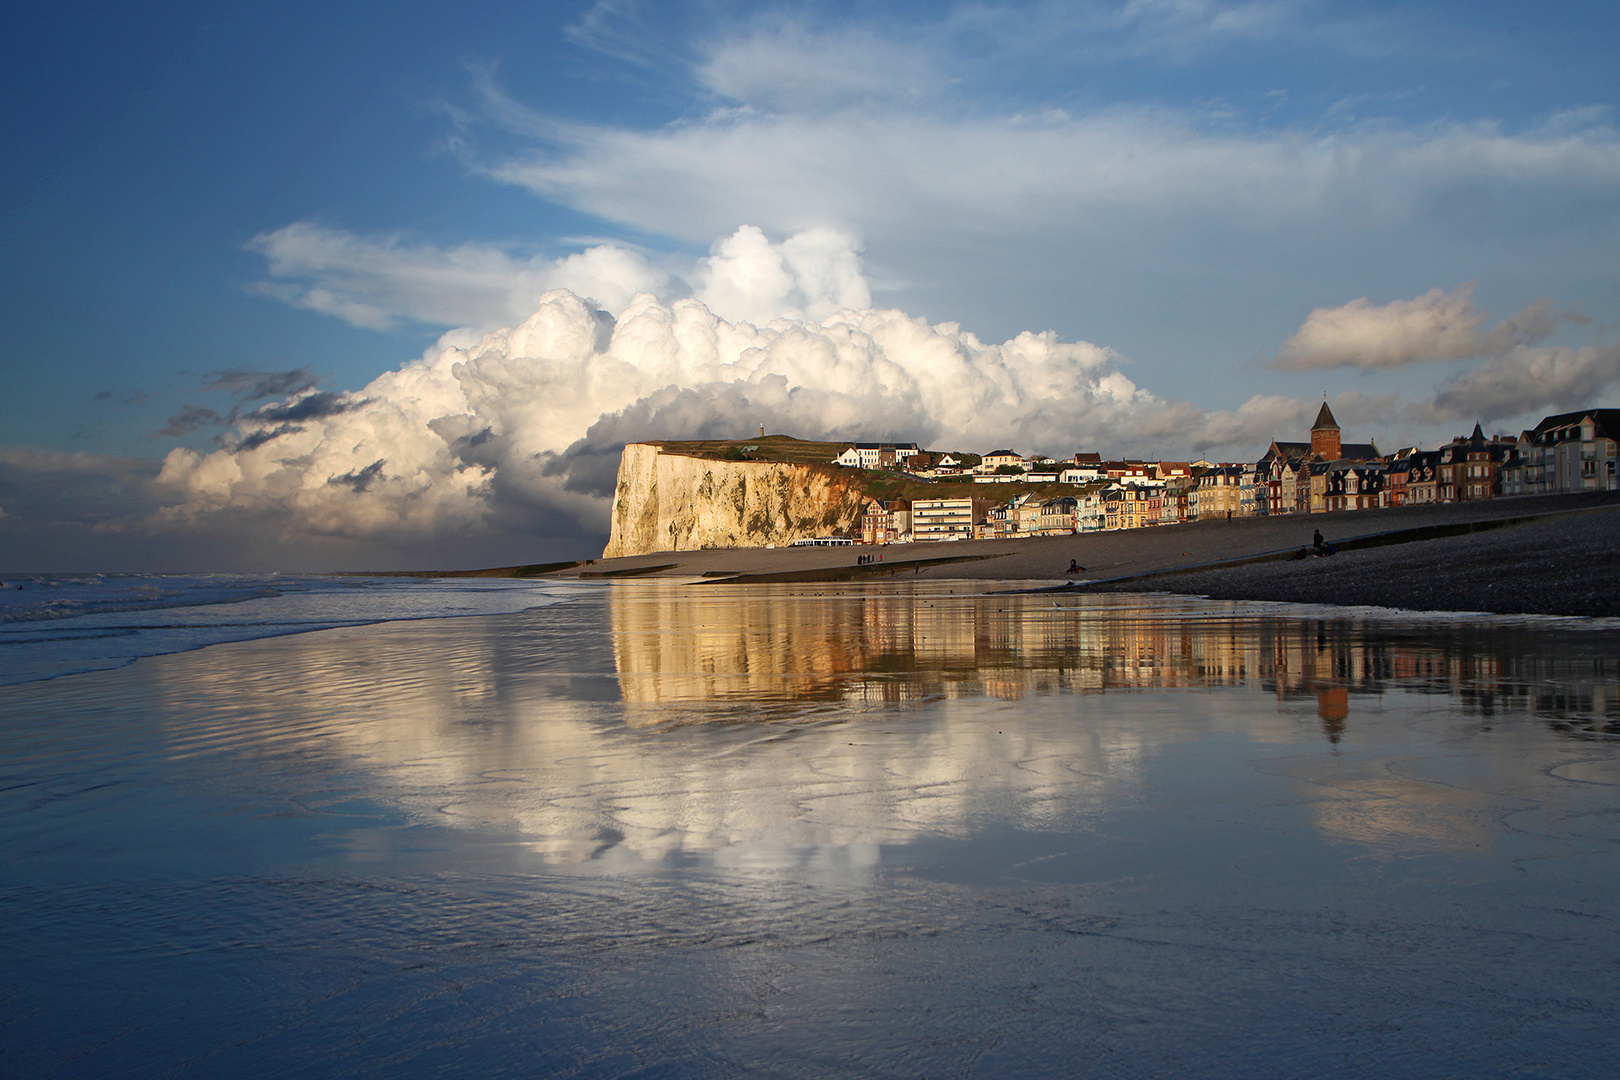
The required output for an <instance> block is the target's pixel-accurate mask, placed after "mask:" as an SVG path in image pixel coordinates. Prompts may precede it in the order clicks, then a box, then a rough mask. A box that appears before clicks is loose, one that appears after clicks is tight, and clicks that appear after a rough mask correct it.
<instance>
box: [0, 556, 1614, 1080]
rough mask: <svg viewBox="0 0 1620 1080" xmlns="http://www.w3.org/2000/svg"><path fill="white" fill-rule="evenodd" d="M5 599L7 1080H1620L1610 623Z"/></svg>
mask: <svg viewBox="0 0 1620 1080" xmlns="http://www.w3.org/2000/svg"><path fill="white" fill-rule="evenodd" d="M0 580H3V581H4V582H5V588H4V589H3V590H0V597H3V599H0V683H3V685H0V1076H4V1077H109V1076H118V1077H199V1078H201V1077H220V1076H230V1077H260V1076H263V1077H271V1076H276V1077H282V1076H289V1075H294V1076H301V1077H304V1076H307V1077H328V1076H330V1077H338V1076H342V1077H355V1076H358V1077H372V1076H375V1077H463V1076H477V1077H484V1076H501V1075H515V1076H526V1077H527V1076H537V1077H590V1078H598V1077H600V1078H607V1077H622V1078H629V1077H636V1078H654V1077H657V1078H688V1077H691V1078H699V1077H701V1078H709V1077H743V1076H747V1077H851V1076H860V1077H867V1076H871V1077H897V1078H898V1077H905V1078H917V1077H928V1078H946V1077H964V1078H966V1077H1122V1078H1148V1077H1169V1076H1174V1077H1178V1078H1179V1077H1254V1076H1266V1077H1318V1076H1320V1077H1328V1076H1332V1077H1377V1078H1390V1077H1440V1076H1456V1077H1509V1076H1511V1077H1548V1078H1552V1077H1558V1078H1567V1077H1605V1078H1607V1077H1610V1076H1612V1075H1613V1074H1614V1069H1615V1063H1616V1062H1617V1061H1620V916H1617V914H1616V911H1615V904H1614V897H1615V895H1616V894H1617V891H1620V622H1616V621H1615V620H1590V619H1554V618H1531V617H1514V618H1507V617H1495V616H1482V615H1468V614H1453V615H1435V614H1420V613H1412V612H1401V611H1391V610H1385V609H1368V608H1330V607H1315V606H1301V605H1281V604H1265V603H1238V602H1216V601H1210V600H1203V599H1199V598H1192V597H1178V596H1170V595H1165V594H1138V595H1126V594H1117V595H1096V596H1092V595H1078V594H1074V593H1039V592H1036V593H1029V592H1008V591H1004V590H1006V589H1009V588H1011V587H1012V585H1013V584H1016V583H1008V584H1004V585H998V584H996V583H984V582H948V581H942V582H895V583H884V584H881V585H867V586H848V587H845V586H829V585H787V584H774V585H764V584H761V585H727V584H724V583H719V584H717V583H714V582H702V581H675V582H666V581H651V580H648V579H640V580H632V581H624V582H618V583H612V584H608V583H578V582H555V581H534V580H527V581H510V580H499V579H476V578H474V579H467V578H456V579H416V578H398V577H336V576H330V577H329V576H231V575H219V576H172V575H83V576H72V575H62V576H51V575H6V574H0ZM1030 584H1037V583H1030ZM18 585H21V586H22V587H21V589H18V588H17V586H18Z"/></svg>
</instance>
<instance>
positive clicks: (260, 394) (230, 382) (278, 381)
mask: <svg viewBox="0 0 1620 1080" xmlns="http://www.w3.org/2000/svg"><path fill="white" fill-rule="evenodd" d="M209 375H211V376H212V377H213V381H212V382H208V383H204V384H203V389H204V390H218V391H222V392H224V393H227V394H230V395H231V396H232V397H234V398H236V399H237V400H238V401H240V402H244V403H246V402H249V401H258V400H260V399H261V398H267V397H285V396H286V395H288V394H301V393H303V392H304V391H305V390H309V389H312V388H313V387H314V386H315V384H316V383H317V382H318V381H319V380H318V379H317V378H316V376H315V374H314V373H313V372H311V371H310V370H309V368H307V367H297V368H292V369H291V370H289V371H248V370H244V369H238V368H231V369H227V370H225V371H211V372H209Z"/></svg>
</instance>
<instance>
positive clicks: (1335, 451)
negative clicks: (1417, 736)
mask: <svg viewBox="0 0 1620 1080" xmlns="http://www.w3.org/2000/svg"><path fill="white" fill-rule="evenodd" d="M1311 453H1312V454H1313V455H1316V456H1320V457H1321V458H1322V459H1323V460H1325V461H1338V460H1339V458H1340V457H1341V456H1342V455H1341V452H1340V450H1339V422H1338V421H1337V420H1335V419H1333V410H1331V409H1329V408H1328V407H1327V402H1325V401H1324V402H1322V411H1321V412H1319V413H1317V414H1316V423H1314V424H1312V425H1311Z"/></svg>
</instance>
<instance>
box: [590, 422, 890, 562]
mask: <svg viewBox="0 0 1620 1080" xmlns="http://www.w3.org/2000/svg"><path fill="white" fill-rule="evenodd" d="M864 502H865V497H864V496H863V494H862V492H861V488H860V484H859V477H858V474H853V473H852V472H851V471H850V470H844V469H840V468H839V467H838V466H836V465H799V464H789V463H785V462H777V461H716V460H712V459H707V458H697V457H685V456H682V455H680V454H666V453H662V452H661V450H660V448H659V447H658V446H657V445H656V444H654V443H631V444H630V445H629V446H626V447H625V448H624V455H623V456H622V457H621V458H620V459H619V482H618V485H617V487H616V488H615V489H614V492H613V531H612V533H611V535H610V536H609V538H608V545H607V547H606V548H605V549H604V550H603V552H602V557H603V558H604V559H611V558H614V557H616V556H620V555H644V554H647V553H648V552H653V551H691V550H694V549H696V548H703V547H764V546H765V545H767V544H778V545H781V544H788V543H791V542H792V541H794V540H797V539H800V538H803V537H810V536H823V535H826V534H827V533H833V532H849V531H854V530H856V529H858V528H859V526H860V513H861V506H862V504H863V503H864Z"/></svg>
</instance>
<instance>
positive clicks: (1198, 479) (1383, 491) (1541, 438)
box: [861, 403, 1620, 544]
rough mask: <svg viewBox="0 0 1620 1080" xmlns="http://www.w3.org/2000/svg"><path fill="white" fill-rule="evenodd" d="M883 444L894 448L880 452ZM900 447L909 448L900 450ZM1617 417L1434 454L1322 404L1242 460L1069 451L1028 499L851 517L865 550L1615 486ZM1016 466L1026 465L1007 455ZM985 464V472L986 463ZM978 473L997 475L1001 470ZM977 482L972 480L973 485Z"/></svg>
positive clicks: (1554, 420)
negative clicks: (1390, 444) (1366, 432)
mask: <svg viewBox="0 0 1620 1080" xmlns="http://www.w3.org/2000/svg"><path fill="white" fill-rule="evenodd" d="M881 445H883V446H892V445H894V444H881ZM907 445H909V444H907ZM1617 447H1620V409H1589V410H1585V411H1583V412H1576V413H1563V414H1559V415H1557V416H1549V417H1547V418H1546V419H1544V420H1543V421H1542V422H1541V423H1540V424H1538V425H1536V427H1535V428H1533V429H1531V430H1529V431H1525V432H1522V433H1521V434H1520V435H1519V437H1518V438H1516V439H1515V438H1511V437H1507V436H1502V435H1497V436H1487V435H1486V434H1485V433H1484V431H1483V430H1482V428H1481V427H1480V426H1479V425H1478V424H1476V425H1474V430H1473V432H1472V434H1470V435H1467V436H1463V437H1459V438H1457V439H1453V440H1452V441H1451V442H1450V443H1448V444H1447V445H1445V446H1442V447H1440V448H1438V449H1435V450H1418V449H1416V448H1408V449H1404V450H1400V451H1397V452H1395V453H1394V454H1390V455H1387V456H1386V455H1384V454H1381V453H1380V452H1379V449H1378V447H1377V445H1376V444H1374V443H1371V442H1369V443H1344V442H1342V441H1341V439H1340V428H1339V425H1338V423H1337V421H1335V420H1334V418H1333V413H1332V410H1330V409H1329V408H1328V406H1327V405H1326V404H1325V403H1324V404H1323V406H1322V409H1321V411H1320V412H1319V413H1318V414H1317V418H1316V423H1315V424H1314V425H1313V426H1312V428H1311V440H1310V442H1308V443H1306V442H1279V441H1273V442H1272V443H1271V445H1270V446H1269V447H1268V448H1267V450H1266V453H1265V454H1264V455H1263V456H1262V457H1261V458H1260V460H1258V461H1256V462H1253V463H1248V462H1242V463H1212V462H1208V461H1196V462H1143V461H1103V460H1102V459H1101V458H1100V457H1099V456H1098V455H1096V454H1076V455H1075V457H1074V458H1073V459H1072V460H1070V461H1066V462H1063V463H1052V459H1050V458H1044V459H1038V464H1042V465H1046V464H1058V467H1057V468H1052V469H1048V470H1045V471H1042V472H1040V473H1030V474H1024V475H1029V476H1032V477H1033V476H1039V477H1041V478H1042V479H1045V480H1051V481H1056V482H1059V483H1069V484H1076V485H1080V486H1082V487H1083V488H1084V490H1082V491H1081V492H1079V493H1077V494H1073V495H1059V496H1056V497H1052V498H1040V497H1037V496H1035V495H1033V494H1017V495H1013V496H1012V497H1011V498H988V497H984V498H972V497H959V498H940V499H915V500H912V501H910V502H909V503H908V502H904V501H901V500H891V501H882V500H876V499H874V500H871V501H870V502H869V503H868V504H867V506H866V508H865V510H864V512H863V514H862V517H861V540H862V542H863V543H867V544H890V543H899V542H909V541H949V540H967V539H1008V538H1014V537H1028V536H1054V535H1064V534H1069V533H1075V532H1090V531H1097V530H1109V529H1135V528H1143V527H1146V526H1153V525H1172V524H1177V523H1180V522H1186V521H1199V520H1209V519H1219V518H1224V519H1230V518H1234V517H1255V516H1267V515H1275V514H1311V513H1327V512H1331V511H1337V510H1370V509H1377V508H1380V507H1391V506H1416V505H1422V504H1425V503H1446V502H1469V501H1476V500H1480V499H1494V498H1502V497H1506V496H1515V495H1537V494H1552V493H1558V492H1576V491H1615V490H1620V481H1617V478H1616V458H1617ZM1013 457H1016V455H1014V454H1012V451H996V452H995V453H994V454H986V455H985V456H984V457H983V459H981V463H980V465H979V466H977V468H978V469H979V470H983V469H985V468H986V467H989V468H991V469H993V470H999V469H1004V468H1006V467H1008V466H1015V465H1016V463H1015V462H1014V461H1012V460H1011V458H1013ZM1018 460H1020V461H1023V462H1025V465H1026V466H1028V465H1029V464H1031V462H1030V459H1018ZM992 461H994V462H995V464H994V465H989V463H990V462H992ZM979 475H981V476H983V475H995V476H1007V475H1012V474H1009V473H996V472H991V473H984V472H982V471H981V472H980V473H979ZM977 478H978V477H975V479H977Z"/></svg>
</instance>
